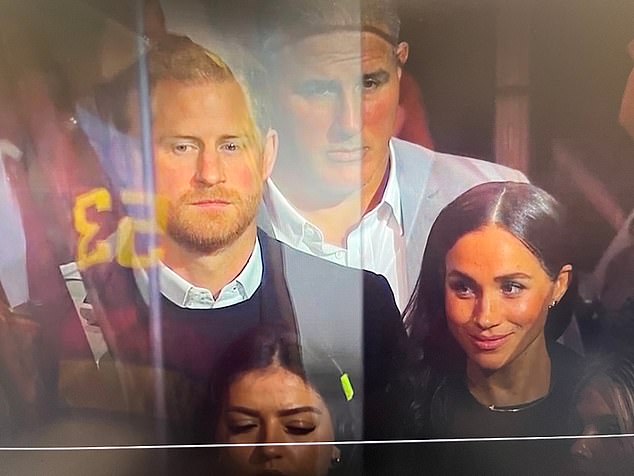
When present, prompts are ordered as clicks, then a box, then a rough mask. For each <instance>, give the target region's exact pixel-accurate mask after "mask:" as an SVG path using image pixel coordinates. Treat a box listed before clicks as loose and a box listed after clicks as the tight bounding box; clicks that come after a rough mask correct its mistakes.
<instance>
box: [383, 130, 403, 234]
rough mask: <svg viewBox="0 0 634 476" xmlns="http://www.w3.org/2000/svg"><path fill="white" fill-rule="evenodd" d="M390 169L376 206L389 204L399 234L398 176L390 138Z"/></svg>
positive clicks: (399, 191) (400, 224)
mask: <svg viewBox="0 0 634 476" xmlns="http://www.w3.org/2000/svg"><path fill="white" fill-rule="evenodd" d="M389 145H390V165H389V167H390V171H389V175H388V176H387V184H385V190H384V191H383V198H382V199H381V202H379V205H378V207H377V208H379V207H381V206H382V205H383V204H386V205H389V206H390V208H391V209H392V214H393V215H394V218H395V219H396V222H397V223H398V225H399V227H400V229H401V234H402V233H403V217H402V214H403V213H402V208H401V188H400V187H399V185H398V177H397V176H396V153H395V152H394V145H393V144H392V141H391V140H390V144H389Z"/></svg>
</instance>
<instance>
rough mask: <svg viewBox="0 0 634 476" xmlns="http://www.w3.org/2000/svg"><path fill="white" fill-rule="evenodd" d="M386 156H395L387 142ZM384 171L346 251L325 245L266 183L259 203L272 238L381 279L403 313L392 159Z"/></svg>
mask: <svg viewBox="0 0 634 476" xmlns="http://www.w3.org/2000/svg"><path fill="white" fill-rule="evenodd" d="M390 157H394V152H393V150H392V144H391V142H390ZM389 168H390V170H389V174H388V179H387V184H386V186H385V191H384V193H383V197H382V198H381V201H380V202H379V204H378V205H377V206H376V207H375V208H373V209H372V210H371V211H369V212H368V213H366V214H365V215H364V216H363V218H362V219H361V221H360V222H359V223H358V224H357V225H356V226H355V227H354V228H353V229H352V231H351V232H350V233H349V234H348V236H347V237H346V246H345V248H342V247H340V246H338V245H333V244H331V243H327V242H325V241H324V235H323V233H322V231H321V230H320V229H319V228H318V227H317V226H316V225H314V224H313V223H311V222H309V221H308V220H306V219H305V218H304V217H303V216H302V215H301V214H300V213H299V212H298V211H297V210H296V209H295V207H293V205H291V204H290V203H289V202H288V200H287V199H286V198H285V197H284V195H283V194H282V192H280V190H279V189H278V188H277V186H276V185H275V183H273V181H272V180H270V179H269V181H268V186H267V191H266V193H265V196H264V203H265V206H266V208H267V211H268V213H269V215H270V216H271V221H272V228H273V232H274V234H275V238H277V239H278V240H280V241H282V242H284V243H286V244H288V245H290V246H292V247H293V248H296V249H298V250H300V251H304V252H306V253H309V254H311V255H314V256H317V257H320V258H324V259H327V260H328V261H332V262H334V263H338V264H341V265H344V266H349V267H352V268H359V269H366V270H369V271H373V272H375V273H377V274H382V275H383V276H385V278H386V279H387V280H388V282H389V283H390V287H391V288H392V292H393V293H394V297H395V300H396V303H397V304H398V306H399V309H401V310H403V309H404V308H405V305H406V304H407V300H408V299H409V296H408V295H407V272H406V268H405V266H404V265H403V263H402V261H403V260H404V255H405V238H404V233H403V218H402V212H401V193H400V189H399V184H398V179H397V177H396V168H395V166H394V164H393V163H392V160H391V159H390V164H389Z"/></svg>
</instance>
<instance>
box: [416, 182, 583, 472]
mask: <svg viewBox="0 0 634 476" xmlns="http://www.w3.org/2000/svg"><path fill="white" fill-rule="evenodd" d="M568 243H569V236H568V235H567V233H566V228H565V224H564V214H563V211H562V209H561V207H560V205H559V204H558V203H557V201H556V200H555V199H554V198H553V197H551V196H550V195H549V194H548V193H546V192H545V191H543V190H541V189H539V188H538V187H536V186H533V185H530V184H524V183H511V182H495V183H486V184H482V185H478V186H476V187H474V188H472V189H471V190H469V191H467V192H465V193H464V194H462V195H461V196H459V197H458V198H457V199H456V200H454V201H453V202H452V203H450V204H449V205H448V206H447V207H446V208H445V209H444V210H443V211H442V212H441V213H440V215H439V216H438V218H437V219H436V222H435V223H434V225H433V227H432V229H431V232H430V236H429V240H428V242H427V248H426V250H425V254H424V257H423V263H422V269H421V274H420V276H419V280H418V283H417V286H416V289H415V291H414V294H413V296H412V299H411V301H410V303H409V305H408V308H407V309H406V324H407V325H408V326H409V328H410V331H411V335H412V337H413V339H414V340H415V341H416V342H417V343H419V344H420V345H421V348H422V350H423V355H422V368H421V369H419V371H418V374H417V376H418V387H417V390H416V391H415V396H414V398H413V399H412V402H411V408H412V409H413V410H415V416H416V418H415V420H417V421H418V422H419V426H418V429H417V431H418V436H429V437H443V438H465V437H466V438H469V437H485V438H487V437H527V436H530V437H533V436H550V435H561V434H571V433H574V428H572V427H571V426H570V423H569V422H570V420H569V419H567V418H566V414H567V412H568V411H569V410H570V409H571V407H572V397H573V391H574V382H575V375H576V373H577V366H578V357H577V356H576V355H575V354H574V353H572V352H571V351H569V350H568V349H566V348H564V347H563V346H562V345H560V344H558V343H557V342H555V337H556V335H558V334H559V333H560V332H561V329H562V327H563V326H564V325H566V324H567V322H569V321H570V317H571V306H570V305H569V304H568V302H567V301H568V300H569V299H570V297H568V296H567V295H566V293H567V291H568V288H569V287H570V286H571V282H572V265H571V261H570V256H569V254H568V251H567V249H568V246H567V245H568ZM554 334H556V335H554ZM543 446H544V450H543V451H546V453H547V454H545V453H543V452H542V453H541V454H540V456H537V455H533V456H535V457H533V458H531V459H530V461H528V463H527V462H526V458H524V457H523V456H526V451H528V449H529V446H528V444H521V443H516V444H512V443H497V442H496V443H492V444H485V443H481V444H475V443H470V444H462V445H459V444H446V445H442V455H441V459H440V468H441V469H442V470H443V472H447V474H449V473H450V472H452V473H460V472H468V473H472V474H476V473H478V471H484V472H486V473H487V474H488V473H490V472H506V473H509V474H510V473H512V472H513V471H514V470H520V471H522V470H535V471H538V470H541V469H544V468H549V469H552V468H555V467H556V465H557V461H555V460H558V459H559V458H565V455H566V448H565V447H564V448H561V447H559V446H558V445H556V444H554V445H550V444H548V445H543ZM439 448H440V446H439ZM540 451H542V450H541V449H540ZM470 456H473V458H472V457H470ZM478 474H479V473H478ZM536 474H537V473H536Z"/></svg>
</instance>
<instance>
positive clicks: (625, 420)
mask: <svg viewBox="0 0 634 476" xmlns="http://www.w3.org/2000/svg"><path fill="white" fill-rule="evenodd" d="M575 403H576V404H575V408H576V412H577V416H578V418H579V419H580V421H581V425H582V426H583V432H582V435H583V436H582V437H581V438H578V439H577V440H576V441H575V442H574V444H573V445H572V448H571V455H572V468H571V469H572V471H571V474H606V475H607V474H610V475H617V474H623V475H625V474H632V469H633V468H634V437H632V436H631V435H632V434H634V355H633V354H632V351H631V350H630V351H629V352H628V353H613V354H608V355H604V356H602V357H598V358H596V360H594V361H593V362H592V363H591V364H590V365H588V367H587V368H586V370H585V371H584V374H583V378H582V380H581V382H580V384H579V391H578V393H577V398H576V402H575ZM598 435H613V436H612V437H609V438H601V437H597V436H598ZM618 435H629V436H618Z"/></svg>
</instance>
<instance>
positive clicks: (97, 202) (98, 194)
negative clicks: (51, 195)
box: [73, 188, 112, 269]
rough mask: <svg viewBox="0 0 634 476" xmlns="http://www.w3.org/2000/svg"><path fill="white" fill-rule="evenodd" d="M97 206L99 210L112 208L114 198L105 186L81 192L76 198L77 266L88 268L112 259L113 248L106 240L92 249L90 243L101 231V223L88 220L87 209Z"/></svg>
mask: <svg viewBox="0 0 634 476" xmlns="http://www.w3.org/2000/svg"><path fill="white" fill-rule="evenodd" d="M91 207H95V209H96V210H97V211H98V212H106V211H110V210H112V198H111V197H110V193H109V192H108V190H106V189H105V188H96V189H94V190H91V191H90V192H86V193H83V194H81V195H80V196H79V197H77V199H76V200H75V206H74V207H73V221H74V225H75V230H76V231H77V233H79V240H78V242H77V266H78V267H79V269H86V268H88V267H89V266H92V265H95V264H99V263H105V262H107V261H109V260H110V257H111V256H112V250H111V248H110V244H109V243H108V242H107V241H105V240H99V241H97V242H96V243H95V244H94V247H93V249H92V250H91V249H90V244H91V242H92V240H93V239H94V238H95V236H96V235H97V233H98V232H99V224H97V223H93V222H90V221H88V217H87V216H86V210H88V209H89V208H91Z"/></svg>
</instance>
